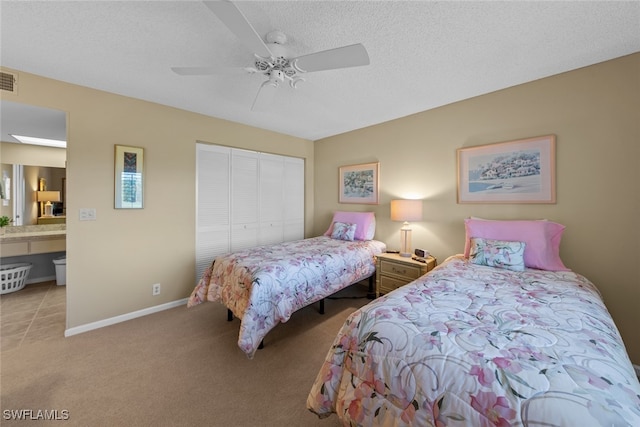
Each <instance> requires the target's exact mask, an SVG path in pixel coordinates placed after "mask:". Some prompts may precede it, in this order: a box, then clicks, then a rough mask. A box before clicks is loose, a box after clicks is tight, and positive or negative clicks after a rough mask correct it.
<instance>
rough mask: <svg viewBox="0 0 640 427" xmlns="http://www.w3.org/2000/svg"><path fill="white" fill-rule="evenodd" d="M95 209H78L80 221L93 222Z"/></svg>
mask: <svg viewBox="0 0 640 427" xmlns="http://www.w3.org/2000/svg"><path fill="white" fill-rule="evenodd" d="M95 220H96V209H95V208H80V221H95Z"/></svg>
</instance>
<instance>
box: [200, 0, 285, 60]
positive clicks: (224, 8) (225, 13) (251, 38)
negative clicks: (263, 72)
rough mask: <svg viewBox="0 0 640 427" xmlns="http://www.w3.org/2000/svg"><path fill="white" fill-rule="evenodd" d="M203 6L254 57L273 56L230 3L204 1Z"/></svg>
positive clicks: (238, 10)
mask: <svg viewBox="0 0 640 427" xmlns="http://www.w3.org/2000/svg"><path fill="white" fill-rule="evenodd" d="M204 4H205V5H206V6H207V7H208V8H209V9H210V10H211V11H212V12H213V13H214V14H215V15H216V16H217V17H218V18H219V19H220V20H221V21H222V23H223V24H224V25H226V26H227V28H229V30H231V32H232V33H233V34H235V35H236V37H238V39H239V40H240V41H241V42H242V43H243V44H244V45H245V46H246V47H248V48H249V49H250V50H251V51H252V52H253V53H255V54H256V55H259V56H262V57H263V58H270V57H271V56H273V55H272V54H271V51H270V50H269V48H268V47H267V45H266V44H265V43H264V41H263V40H262V37H260V35H259V34H258V33H257V32H256V30H255V29H254V28H253V26H252V25H251V24H250V23H249V21H247V18H245V16H244V14H243V13H242V12H240V9H238V8H237V7H236V5H235V4H233V3H231V2H230V1H226V0H221V1H205V2H204Z"/></svg>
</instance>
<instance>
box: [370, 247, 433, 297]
mask: <svg viewBox="0 0 640 427" xmlns="http://www.w3.org/2000/svg"><path fill="white" fill-rule="evenodd" d="M435 266H436V259H435V258H434V257H432V256H429V257H428V258H427V262H426V263H423V262H419V261H414V260H413V259H411V258H409V257H401V256H400V255H398V254H388V253H383V254H379V255H377V256H376V298H377V297H379V296H380V294H387V293H389V292H391V291H393V290H394V289H398V288H399V287H401V286H404V285H406V284H407V283H409V282H413V281H414V280H415V279H417V278H418V277H420V276H422V275H424V274H426V273H427V272H428V271H431V270H432V269H433V268H434V267H435Z"/></svg>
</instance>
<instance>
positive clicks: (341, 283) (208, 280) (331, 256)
mask: <svg viewBox="0 0 640 427" xmlns="http://www.w3.org/2000/svg"><path fill="white" fill-rule="evenodd" d="M385 249H386V246H385V244H384V243H382V242H379V241H377V240H367V241H359V240H358V241H344V240H336V239H331V238H329V237H325V236H320V237H313V238H310V239H304V240H297V241H293V242H285V243H281V244H277V245H269V246H259V247H255V248H251V249H246V250H243V251H238V252H234V253H231V254H227V255H223V256H219V257H217V258H216V259H215V260H214V261H213V263H212V265H211V266H210V267H209V268H207V270H205V272H204V274H203V275H202V278H201V279H200V281H199V282H198V285H197V286H196V287H195V289H194V290H193V292H192V293H191V297H190V298H189V302H188V304H187V305H188V307H192V306H194V305H196V304H199V303H201V302H203V301H205V300H208V301H220V302H222V303H223V304H224V305H226V306H227V307H228V308H229V309H230V310H231V311H232V312H233V314H234V315H235V316H236V317H238V318H240V319H241V324H240V335H239V338H238V346H239V347H240V349H242V351H244V352H245V353H246V354H247V356H248V357H249V358H252V357H253V355H254V353H255V351H256V349H257V348H258V346H259V345H260V342H261V341H262V339H263V338H264V337H265V335H266V334H267V333H268V332H269V331H270V330H271V329H273V328H274V327H275V326H276V325H277V324H278V323H279V322H282V323H284V322H286V321H287V320H289V318H290V317H291V315H292V314H293V313H294V312H295V311H296V310H299V309H301V308H302V307H305V306H307V305H309V304H311V303H313V302H316V301H319V300H321V299H322V298H324V297H326V296H329V295H331V294H333V293H335V292H337V291H339V290H340V289H342V288H344V287H346V286H349V285H351V284H354V283H356V282H359V281H360V280H362V279H365V278H367V277H369V276H371V275H372V274H373V273H374V272H375V255H376V254H378V253H380V252H383V251H384V250H385Z"/></svg>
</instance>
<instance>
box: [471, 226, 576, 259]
mask: <svg viewBox="0 0 640 427" xmlns="http://www.w3.org/2000/svg"><path fill="white" fill-rule="evenodd" d="M464 226H465V230H466V239H465V246H464V256H465V258H469V251H470V247H471V243H470V241H471V238H472V237H481V238H483V239H492V240H511V241H518V242H525V243H526V248H525V250H524V265H525V266H527V267H529V268H537V269H540V270H549V271H571V270H569V269H568V268H567V267H565V266H564V264H563V263H562V260H561V259H560V240H561V239H562V233H563V232H564V229H565V226H564V225H562V224H558V223H555V222H552V221H527V220H511V221H495V220H486V219H476V218H468V219H465V220H464Z"/></svg>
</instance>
